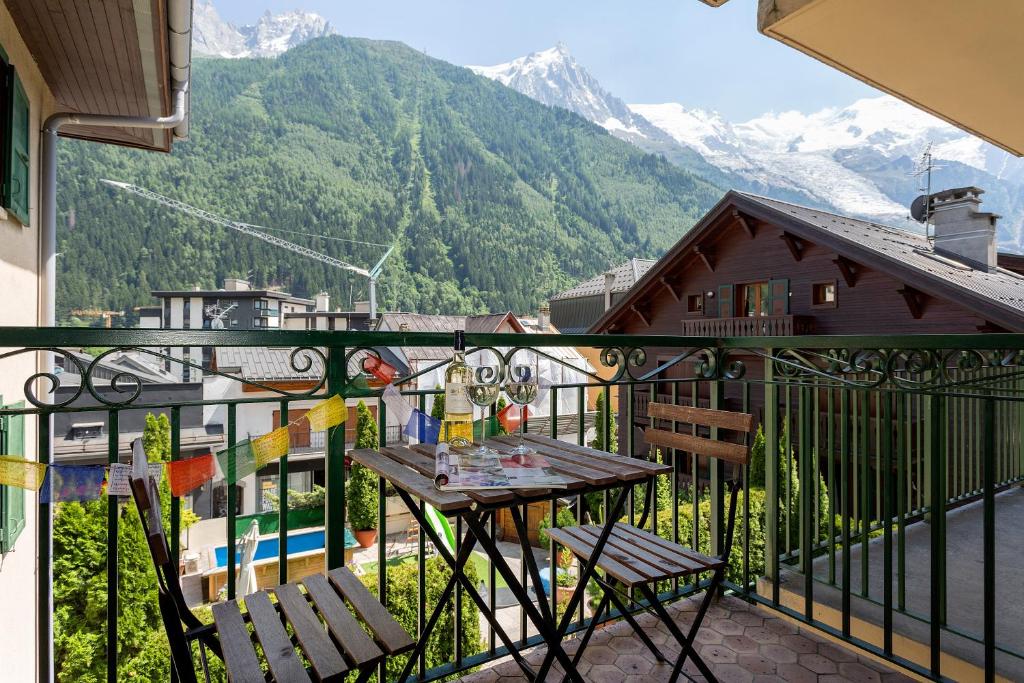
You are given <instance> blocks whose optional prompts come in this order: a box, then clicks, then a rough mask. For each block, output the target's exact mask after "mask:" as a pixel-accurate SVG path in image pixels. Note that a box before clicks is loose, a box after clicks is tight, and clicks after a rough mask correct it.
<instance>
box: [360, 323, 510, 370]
mask: <svg viewBox="0 0 1024 683" xmlns="http://www.w3.org/2000/svg"><path fill="white" fill-rule="evenodd" d="M507 319H510V320H512V321H514V323H513V327H518V328H519V329H517V330H516V331H517V332H521V331H522V329H521V326H520V325H519V321H518V319H516V317H515V316H514V315H512V313H511V312H509V313H489V314H486V315H432V314H426V313H384V314H383V315H382V316H381V320H380V326H379V327H378V328H377V329H379V330H387V331H391V332H398V331H399V330H400V329H401V327H402V325H407V326H408V330H409V332H449V333H454V332H455V330H465V331H467V332H477V333H487V332H496V331H497V330H498V328H499V327H500V326H501V324H502V323H503V322H505V320H507ZM401 351H402V353H403V354H404V355H405V357H406V358H408V359H409V360H410V361H416V360H445V359H447V358H451V356H452V350H451V348H450V347H442V346H403V347H401Z"/></svg>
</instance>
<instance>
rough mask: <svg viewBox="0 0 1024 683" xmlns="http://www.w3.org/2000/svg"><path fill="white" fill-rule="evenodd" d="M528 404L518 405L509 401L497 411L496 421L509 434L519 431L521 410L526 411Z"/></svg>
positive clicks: (521, 418)
mask: <svg viewBox="0 0 1024 683" xmlns="http://www.w3.org/2000/svg"><path fill="white" fill-rule="evenodd" d="M529 408H530V407H529V406H519V405H516V404H515V403H509V404H508V405H507V406H505V407H504V408H502V410H501V412H500V413H498V422H500V423H501V426H502V427H504V428H505V431H506V432H508V433H509V434H512V433H513V432H517V431H519V425H521V424H522V422H523V411H528V410H529Z"/></svg>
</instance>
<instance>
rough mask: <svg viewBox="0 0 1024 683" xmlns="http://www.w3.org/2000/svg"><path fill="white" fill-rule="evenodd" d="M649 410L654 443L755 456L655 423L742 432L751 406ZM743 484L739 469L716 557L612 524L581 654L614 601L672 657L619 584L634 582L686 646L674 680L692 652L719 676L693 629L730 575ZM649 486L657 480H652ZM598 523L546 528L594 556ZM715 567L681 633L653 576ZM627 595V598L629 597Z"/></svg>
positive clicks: (737, 461)
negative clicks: (697, 643) (597, 596)
mask: <svg viewBox="0 0 1024 683" xmlns="http://www.w3.org/2000/svg"><path fill="white" fill-rule="evenodd" d="M648 416H649V417H650V418H651V426H650V427H648V428H647V430H646V431H645V432H644V438H645V441H646V442H647V443H648V444H649V445H651V446H658V447H661V448H673V449H676V450H679V451H685V452H688V453H695V454H699V455H704V456H708V457H710V458H712V459H715V460H721V461H726V462H731V463H732V464H733V465H734V468H735V469H736V470H738V468H739V467H740V466H742V465H746V464H747V463H748V462H749V460H750V448H749V447H748V446H747V445H743V444H737V443H729V442H725V441H720V440H718V439H710V438H705V437H702V436H697V435H694V434H682V433H679V432H673V431H669V430H663V429H658V428H657V427H656V426H655V425H656V420H658V419H664V420H672V421H674V422H679V423H687V424H691V425H696V426H698V427H707V428H710V429H712V430H716V431H717V430H731V431H736V432H741V433H744V434H746V433H749V432H751V431H752V430H753V428H754V417H753V415H748V414H746V413H734V412H729V411H724V410H710V409H707V408H692V407H688V406H676V405H669V404H664V403H651V404H649V405H648ZM741 487H742V478H741V477H740V476H738V473H737V472H735V470H734V475H733V477H732V482H731V484H730V497H729V513H728V522H727V525H726V529H725V539H724V547H723V548H722V554H721V555H719V556H718V557H710V556H708V555H704V554H703V553H700V552H698V551H696V550H693V549H691V548H686V547H684V546H681V545H677V544H675V543H672V542H671V541H667V540H665V539H663V538H661V537H660V536H657V535H656V534H654V533H651V532H649V531H645V530H644V529H642V528H638V527H637V526H631V525H629V524H624V523H621V522H620V523H617V524H616V525H615V529H614V530H613V532H612V535H611V537H610V539H609V540H608V543H607V545H606V546H605V549H604V552H603V553H601V556H600V557H598V558H597V559H596V562H597V568H598V569H601V570H603V571H604V573H605V577H604V578H602V579H599V580H598V581H597V582H598V584H599V585H600V586H601V589H602V591H603V595H602V598H601V602H600V603H599V604H598V607H597V609H596V610H595V612H594V617H593V618H592V619H591V622H590V626H589V628H588V629H587V631H586V633H585V634H584V636H583V639H582V641H581V642H580V647H579V649H578V650H577V652H576V656H575V658H576V661H578V660H579V658H580V657H581V656H582V654H583V651H584V649H585V648H586V644H587V642H588V641H589V639H590V636H591V635H592V634H593V631H594V626H595V625H596V624H597V623H598V621H600V619H601V616H602V614H603V613H604V610H606V609H608V606H609V603H611V604H613V605H615V607H616V608H617V609H618V610H619V612H620V613H621V614H622V615H623V617H624V618H625V619H626V621H627V622H628V623H629V624H630V626H632V627H633V630H634V631H635V632H636V634H637V637H639V638H640V640H641V641H643V643H644V644H645V645H646V646H647V647H648V649H650V650H651V652H652V653H653V654H654V656H655V657H656V658H657V659H658V661H659V662H664V661H667V660H666V658H665V656H664V655H663V654H662V653H661V651H660V650H659V649H658V648H657V646H656V645H655V644H654V643H653V642H652V641H651V639H650V638H649V637H648V635H647V634H646V633H645V632H644V630H643V628H641V627H640V625H639V624H638V623H637V621H636V619H634V618H633V616H632V615H631V614H630V612H629V609H628V608H627V607H626V604H625V601H626V600H629V599H630V598H629V596H620V594H619V590H620V589H622V588H625V589H635V590H636V591H637V592H639V593H640V595H641V596H642V597H643V598H644V599H645V600H646V601H647V602H648V604H649V606H650V609H651V610H652V611H653V613H654V614H655V615H657V616H658V618H659V619H660V620H661V621H662V622H663V623H664V624H665V626H666V627H667V628H668V630H669V632H670V633H671V634H672V636H673V637H674V638H675V639H676V641H677V642H678V643H679V647H680V649H681V651H680V654H679V658H678V659H677V660H676V662H675V666H674V667H673V669H672V676H671V678H670V681H673V682H674V681H676V680H678V678H679V675H680V673H681V672H682V669H683V665H684V664H685V663H686V660H687V659H689V658H693V661H694V663H695V664H696V665H697V668H698V669H699V670H700V672H701V674H703V675H704V677H705V678H707V679H708V680H709V681H715V680H717V679H716V678H715V676H714V674H713V673H712V672H711V669H710V668H709V667H708V665H707V664H706V663H705V662H704V660H703V659H701V657H700V655H698V654H697V651H696V649H695V648H694V636H696V634H697V631H698V630H699V629H700V626H701V622H702V621H703V620H704V616H705V614H706V613H707V611H708V608H709V607H710V606H711V601H712V599H713V598H714V596H715V595H716V594H717V593H718V591H719V589H720V587H721V584H722V581H723V580H724V579H725V569H726V566H727V565H728V563H729V552H730V551H731V550H732V541H733V531H734V529H735V522H736V502H737V498H738V495H737V494H738V493H739V491H740V489H741ZM650 488H651V489H653V488H654V485H653V484H652V485H651V486H650ZM648 493H649V494H651V495H648V496H647V497H646V499H645V502H644V510H643V513H642V515H641V519H640V521H639V527H643V526H644V524H645V523H646V520H647V514H648V505H649V501H650V499H651V497H652V495H653V492H651V491H648ZM599 534H600V528H599V527H595V526H577V527H563V528H559V529H550V530H549V531H548V535H549V536H551V537H552V538H553V539H554V540H555V541H556V542H557V543H558V544H560V545H563V546H565V547H566V548H569V549H570V550H571V551H572V552H573V554H575V555H576V556H577V557H578V558H579V559H580V561H581V562H589V561H590V558H591V554H592V551H593V548H594V544H595V543H596V542H597V538H598V535H599ZM708 573H710V574H711V580H710V582H708V584H707V587H706V592H705V594H704V599H703V600H702V601H701V605H700V608H699V610H698V611H697V614H696V615H695V617H694V620H693V624H692V625H691V626H690V630H689V633H688V634H686V635H684V634H683V632H682V631H681V630H680V629H679V626H678V625H677V624H676V623H675V621H673V620H672V617H671V616H670V615H669V614H668V612H667V611H666V610H665V607H664V606H663V605H662V604H661V602H660V601H659V600H658V596H657V592H656V591H655V590H652V588H651V584H657V582H659V581H669V580H671V579H677V578H683V577H687V576H696V577H698V579H699V577H700V576H702V575H705V574H708ZM624 598H625V599H624Z"/></svg>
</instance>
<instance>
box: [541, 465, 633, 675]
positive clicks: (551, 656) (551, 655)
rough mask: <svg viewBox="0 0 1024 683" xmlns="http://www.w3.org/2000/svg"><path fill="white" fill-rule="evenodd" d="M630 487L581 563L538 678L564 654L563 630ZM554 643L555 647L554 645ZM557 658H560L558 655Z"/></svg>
mask: <svg viewBox="0 0 1024 683" xmlns="http://www.w3.org/2000/svg"><path fill="white" fill-rule="evenodd" d="M652 479H653V477H652ZM648 485H650V484H648ZM631 489H632V486H623V487H622V490H620V491H619V494H618V497H617V498H616V499H615V502H614V503H613V504H612V505H611V506H610V507H609V510H608V518H607V520H606V521H605V525H604V528H603V529H602V530H601V535H600V536H598V538H597V543H595V544H594V550H593V552H592V553H591V555H590V558H589V561H588V562H587V563H586V564H585V565H583V571H581V572H580V581H579V584H578V585H577V586H576V590H575V591H573V594H572V597H571V598H569V604H568V605H566V607H565V614H563V615H562V619H561V620H560V621H559V622H558V625H557V626H556V627H555V632H554V633H553V634H552V636H553V638H552V639H549V640H548V642H549V643H550V646H549V648H548V652H547V656H545V657H544V662H543V663H542V664H541V665H540V669H539V670H538V671H537V677H538V679H540V680H545V677H546V676H547V674H548V671H549V670H550V669H551V665H552V664H553V663H554V660H555V658H556V657H558V655H559V653H562V654H565V651H564V650H563V649H562V645H561V643H562V638H564V637H565V632H566V631H567V630H568V629H569V624H570V623H571V622H572V616H573V612H575V611H576V607H577V606H578V605H579V604H580V601H581V600H582V599H583V596H584V595H585V594H586V591H587V583H588V582H589V581H590V577H591V576H593V575H594V570H595V569H596V568H597V559H598V558H599V557H601V553H602V552H603V551H604V546H605V544H606V543H607V542H608V538H609V537H610V536H611V534H612V529H613V528H614V526H615V524H616V522H618V521H619V517H621V516H622V511H623V510H624V509H625V506H626V500H627V499H628V498H629V492H630V490H631ZM556 644H557V647H555V645H556ZM559 660H561V658H560V657H559Z"/></svg>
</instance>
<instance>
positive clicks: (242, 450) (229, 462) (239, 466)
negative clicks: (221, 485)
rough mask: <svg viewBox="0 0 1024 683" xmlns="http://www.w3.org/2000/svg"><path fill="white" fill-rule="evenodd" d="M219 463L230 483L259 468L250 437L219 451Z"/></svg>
mask: <svg viewBox="0 0 1024 683" xmlns="http://www.w3.org/2000/svg"><path fill="white" fill-rule="evenodd" d="M217 464H218V465H220V471H221V473H222V474H223V475H224V479H226V480H227V482H228V483H229V484H234V483H237V482H238V481H240V480H242V479H245V478H246V477H248V476H249V475H250V474H252V473H253V472H255V471H256V470H258V469H259V467H258V466H257V465H256V457H255V456H254V455H253V453H252V447H251V446H250V444H249V440H248V439H245V440H243V441H239V442H238V443H236V444H235V445H234V446H231V447H229V448H225V449H224V450H222V451H217Z"/></svg>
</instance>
